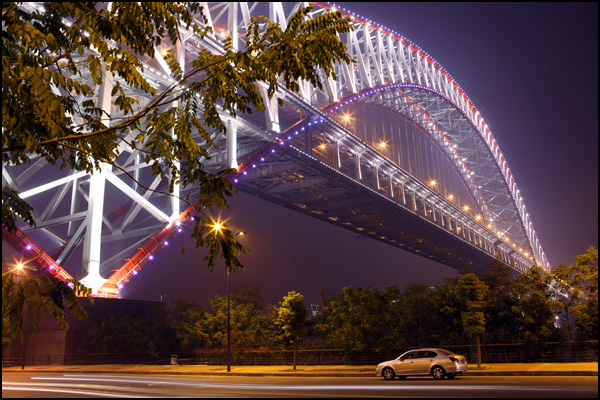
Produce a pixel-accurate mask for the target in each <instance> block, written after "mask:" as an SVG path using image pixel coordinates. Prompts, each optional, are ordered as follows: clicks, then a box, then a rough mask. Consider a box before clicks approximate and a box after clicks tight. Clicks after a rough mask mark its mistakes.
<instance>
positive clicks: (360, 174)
mask: <svg viewBox="0 0 600 400" xmlns="http://www.w3.org/2000/svg"><path fill="white" fill-rule="evenodd" d="M356 178H357V179H356V180H358V181H362V172H361V170H360V154H357V155H356Z"/></svg>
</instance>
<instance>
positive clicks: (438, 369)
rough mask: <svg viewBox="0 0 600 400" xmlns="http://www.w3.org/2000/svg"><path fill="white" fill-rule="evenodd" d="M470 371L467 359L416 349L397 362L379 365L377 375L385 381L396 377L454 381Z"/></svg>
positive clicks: (392, 361) (444, 352)
mask: <svg viewBox="0 0 600 400" xmlns="http://www.w3.org/2000/svg"><path fill="white" fill-rule="evenodd" d="M467 369H468V366H467V359H466V358H465V357H464V356H460V355H458V354H454V353H452V352H451V351H448V350H444V349H415V350H410V351H407V352H406V353H404V354H402V355H401V356H400V357H398V358H396V359H395V360H390V361H386V362H382V363H381V364H379V365H377V369H376V370H375V374H376V375H377V376H382V377H383V379H385V380H391V379H394V378H395V377H398V378H399V379H406V377H407V376H417V375H431V376H433V379H444V377H446V378H448V379H454V378H456V376H457V375H459V374H462V373H463V372H466V371H467Z"/></svg>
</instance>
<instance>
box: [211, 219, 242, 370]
mask: <svg viewBox="0 0 600 400" xmlns="http://www.w3.org/2000/svg"><path fill="white" fill-rule="evenodd" d="M223 229H226V228H225V227H224V226H223V224H222V223H221V222H219V221H216V222H215V223H214V224H213V230H214V231H215V235H217V234H221V233H222V232H221V231H222V230H223ZM235 235H245V232H244V231H237V232H235ZM227 372H231V271H230V269H229V268H227Z"/></svg>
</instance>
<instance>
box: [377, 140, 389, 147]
mask: <svg viewBox="0 0 600 400" xmlns="http://www.w3.org/2000/svg"><path fill="white" fill-rule="evenodd" d="M378 146H379V148H380V149H385V148H386V147H387V142H385V141H381V142H379V144H378Z"/></svg>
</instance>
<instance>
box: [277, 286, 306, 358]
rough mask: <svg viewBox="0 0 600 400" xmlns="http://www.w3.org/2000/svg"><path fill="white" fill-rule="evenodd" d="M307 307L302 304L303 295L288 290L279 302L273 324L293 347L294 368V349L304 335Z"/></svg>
mask: <svg viewBox="0 0 600 400" xmlns="http://www.w3.org/2000/svg"><path fill="white" fill-rule="evenodd" d="M307 316H308V309H307V308H306V306H305V305H304V296H302V295H301V294H300V293H296V292H294V291H292V292H288V294H287V296H284V297H283V301H282V302H280V303H279V308H278V309H277V318H276V319H275V325H277V326H278V327H280V328H281V330H282V331H283V338H284V339H285V341H286V342H288V343H290V344H292V346H293V347H294V369H296V350H297V349H298V344H299V343H300V342H301V341H302V340H303V339H304V337H305V336H306V334H307V333H308V332H307V328H306V323H307V320H306V318H307Z"/></svg>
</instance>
